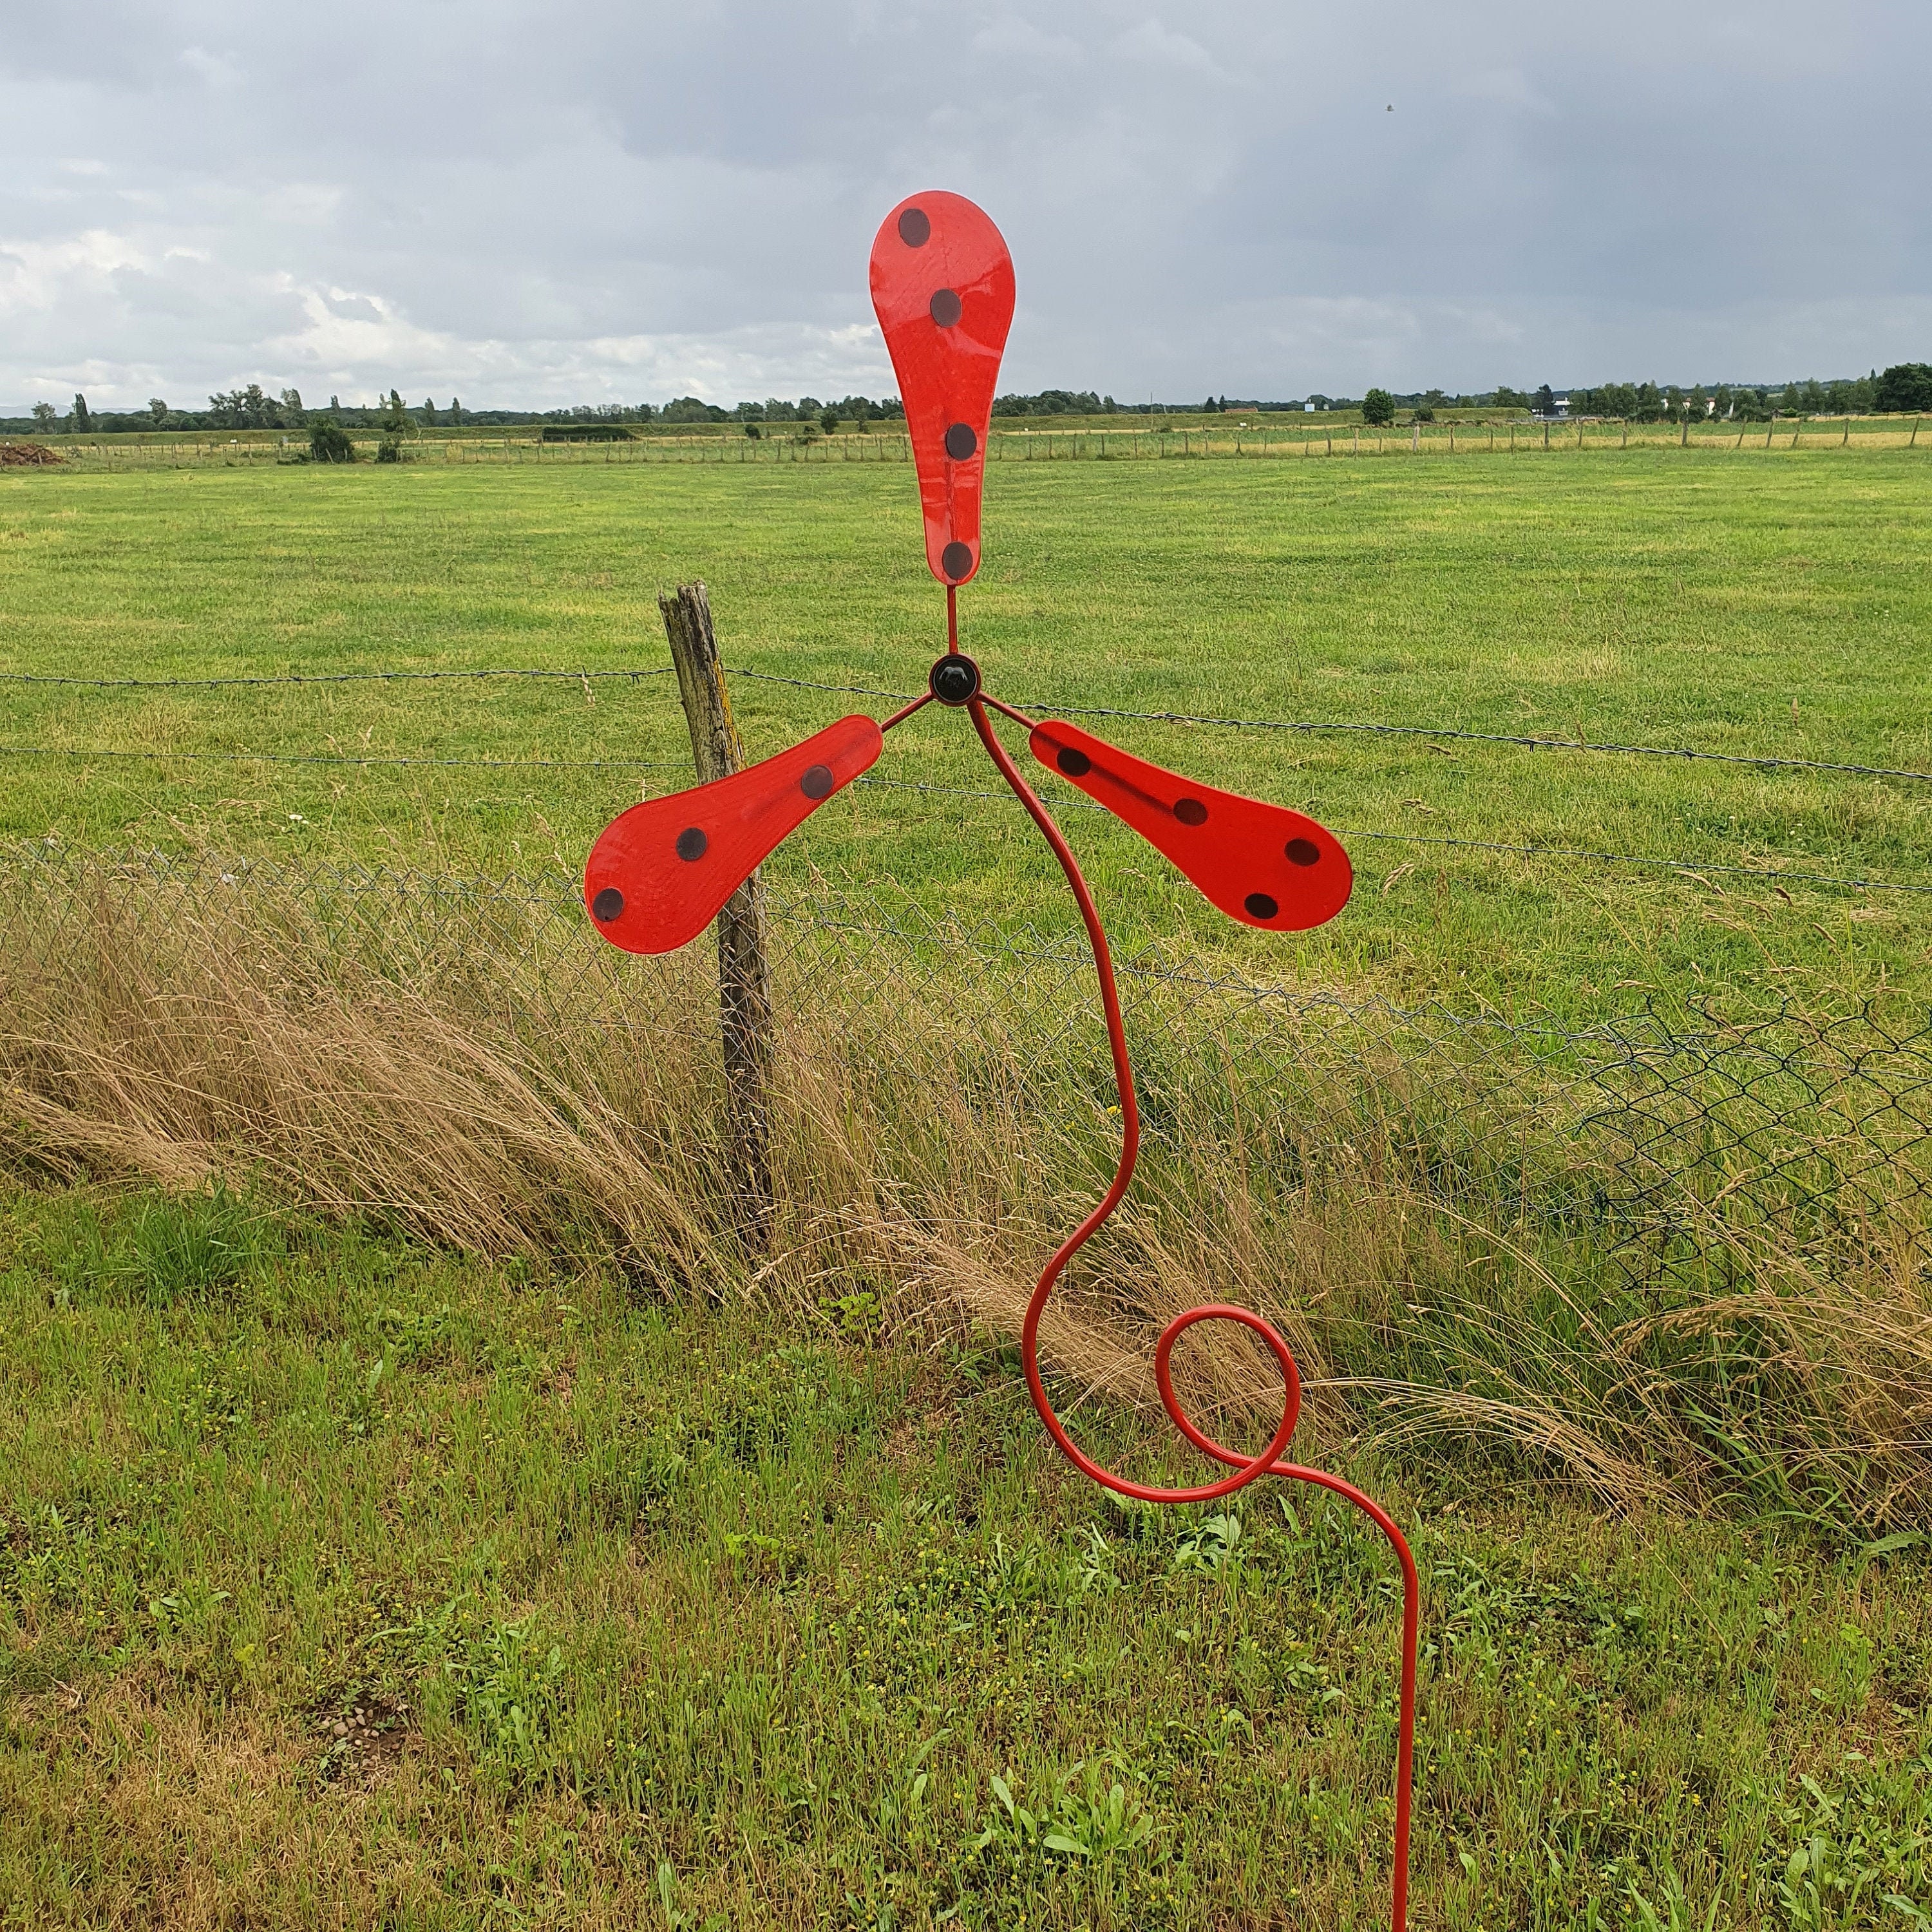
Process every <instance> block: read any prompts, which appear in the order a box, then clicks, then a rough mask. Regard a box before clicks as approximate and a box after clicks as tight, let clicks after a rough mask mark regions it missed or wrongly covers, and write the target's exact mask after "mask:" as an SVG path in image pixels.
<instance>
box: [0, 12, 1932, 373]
mask: <svg viewBox="0 0 1932 1932" xmlns="http://www.w3.org/2000/svg"><path fill="white" fill-rule="evenodd" d="M1928 55H1932V12H1928V10H1927V9H1926V8H1924V7H1923V6H1922V5H1916V4H1913V0H1888V4H1879V0H1865V4H1858V0H1852V4H1849V5H1847V4H1840V5H1833V6H1829V7H1828V6H1825V5H1814V4H1806V5H1799V4H1796V0H1784V4H1779V0H1766V3H1765V4H1760V5H1755V6H1753V7H1741V6H1736V5H1733V6H1730V7H1708V8H1706V9H1703V10H1697V9H1687V8H1685V7H1681V6H1665V5H1660V4H1657V0H1631V4H1630V5H1625V6H1624V7H1622V8H1619V9H1616V10H1606V9H1583V8H1571V9H1566V8H1560V7H1557V8H1553V7H1550V6H1549V5H1547V0H1546V3H1545V4H1538V5H1531V4H1528V0H1522V4H1516V0H1479V4H1474V5H1466V6H1464V7H1460V8H1444V7H1439V6H1425V5H1421V4H1419V0H1368V4H1358V5H1355V6H1352V7H1346V8H1338V7H1331V6H1322V7H1317V6H1316V5H1313V4H1309V0H1288V4H1280V0H1277V4H1274V5H1268V4H1256V0H1229V4H1223V5H1198V4H1197V5H1194V6H1192V7H1186V8H1183V7H1178V6H1175V5H1173V4H1172V0H1122V4H1112V0H1060V4H1058V5H1046V4H1041V0H1025V4H1016V5H1010V6H998V5H983V6H975V5H965V6H942V5H937V4H934V0H909V4H908V0H896V4H892V5H886V4H884V0H843V4H835V0H817V4H805V5H789V6H787V5H769V4H766V5H754V4H745V0H709V4H695V5H694V4H685V5H678V6H672V5H664V4H661V0H647V4H643V5H638V4H635V3H634V0H633V4H629V5H619V4H612V3H611V0H562V3H561V4H547V5H541V6H539V5H532V4H529V0H478V4H472V5H463V6H460V7H458V6H452V5H447V4H444V5H429V4H425V0H385V3H384V4H383V5H374V4H372V0H341V3H340V4H338V5H335V6H332V7H329V8H326V9H296V8H287V7H272V6H269V5H263V4H260V0H257V4H254V5H244V4H239V0H160V3H159V4H153V3H152V0H150V4H145V5H136V4H133V0H121V4H118V5H104V4H96V5H79V6H74V7H49V6H47V5H44V4H43V0H0V149H4V151H5V168H4V170H0V400H4V401H8V402H20V401H31V400H34V399H35V398H40V397H45V398H47V399H49V400H51V401H62V402H65V399H66V398H67V396H68V395H70V394H71V392H73V391H74V389H85V390H86V392H87V393H88V395H89V398H90V400H91V401H94V402H95V404H97V405H100V406H107V407H111V406H114V405H116V404H129V403H138V402H141V401H145V399H146V398H147V397H148V395H151V394H160V395H166V396H167V397H169V399H170V400H171V401H175V402H178V403H183V404H192V403H193V402H194V401H198V400H199V397H200V396H201V395H204V394H205V392H207V391H208V390H209V389H214V388H226V387H228V386H231V385H233V383H236V382H238V381H243V382H245V381H248V380H255V379H260V380H263V381H266V382H268V383H272V384H274V385H275V386H282V385H285V384H288V383H293V384H296V386H299V387H300V388H301V389H302V390H303V391H304V392H305V394H308V395H312V396H313V395H328V394H329V393H331V392H339V393H341V394H342V395H344V397H345V398H348V397H351V396H355V397H363V396H367V395H371V394H372V393H374V392H375V391H377V390H378V389H387V388H388V387H389V386H391V385H392V383H393V384H395V385H397V386H400V387H401V388H402V389H404V392H406V393H407V394H410V395H422V394H424V393H425V392H430V393H434V394H437V395H444V394H446V393H447V392H449V391H451V390H452V389H455V390H456V391H458V392H460V394H461V395H463V399H464V400H465V401H466V402H469V403H471V404H474V405H476V406H479V407H480V406H484V405H486V404H490V403H492V402H506V403H507V402H523V401H542V402H548V403H561V402H569V401H602V400H623V401H634V400H640V399H660V398H664V397H665V396H667V395H672V394H676V393H682V392H687V391H695V392H697V393H698V394H700V395H707V396H709V397H711V398H714V399H717V400H723V401H733V400H736V398H739V397H741V396H762V395H766V394H772V393H775V394H779V395H796V394H798V393H800V392H811V393H814V394H817V395H826V394H827V393H832V394H843V393H844V392H847V391H848V390H851V389H859V390H863V391H867V392H871V393H875V394H876V393H879V392H883V391H884V390H886V389H889V387H890V386H891V379H890V374H889V369H888V367H887V365H886V359H885V356H884V354H883V349H882V347H881V346H880V343H879V341H878V338H877V335H876V333H875V332H874V330H873V329H872V327H871V314H870V311H869V308H868V305H867V302H866V298H865V252H866V250H867V248H868V245H869V244H870V241H871V234H872V230H873V229H874V226H875V225H876V223H877V220H878V217H879V216H880V214H881V213H883V211H884V210H885V209H886V208H887V207H889V205H891V204H892V202H894V201H895V200H896V199H898V196H900V195H901V194H902V193H905V192H907V190H910V189H912V188H916V187H922V186H945V187H956V188H957V189H959V190H960V191H962V193H968V194H971V195H972V196H974V198H975V199H977V200H979V201H980V202H983V204H984V205H985V206H986V208H988V209H989V211H990V212H991V213H992V214H993V216H994V217H995V220H998V222H999V223H1000V224H1001V227H1002V228H1003V229H1004V230H1005V232H1006V234H1007V239H1009V241H1010V242H1011V243H1012V245H1013V252H1014V255H1015V258H1016V263H1017V265H1018V270H1019V285H1020V311H1019V317H1018V320H1017V323H1016V328H1015V331H1014V335H1013V342H1012V344H1011V347H1010V350H1009V351H1008V360H1007V383H1008V384H1009V385H1010V386H1013V387H1016V388H1025V389H1034V388H1038V387H1040V386H1045V385H1048V384H1064V385H1077V386H1081V387H1086V386H1095V387H1097V388H1100V389H1106V390H1111V391H1112V392H1113V393H1115V394H1116V395H1119V396H1121V397H1122V398H1124V399H1126V398H1133V397H1145V396H1147V395H1150V394H1154V395H1160V396H1163V397H1175V396H1191V395H1195V394H1196V393H1199V392H1205V391H1206V390H1208V389H1214V390H1216V391H1226V392H1229V393H1231V394H1234V393H1238V394H1243V395H1255V394H1263V395H1301V394H1302V393H1304V392H1307V390H1310V389H1323V390H1328V391H1339V392H1348V393H1359V392H1360V391H1361V389H1362V388H1364V386H1367V384H1368V383H1371V382H1378V381H1379V382H1384V383H1389V384H1391V385H1392V386H1396V387H1400V388H1409V387H1413V386H1420V385H1422V384H1425V383H1441V384H1442V385H1444V386H1447V387H1450V388H1477V387H1487V386H1490V385H1492V384H1493V383H1496V382H1498V381H1510V382H1517V383H1521V382H1535V381H1537V380H1543V379H1544V378H1545V377H1547V378H1548V379H1550V380H1553V381H1565V380H1612V379H1616V378H1619V377H1630V378H1641V377H1646V376H1649V375H1655V376H1657V377H1659V378H1661V379H1664V380H1672V379H1675V380H1692V379H1695V378H1703V379H1706V380H1709V379H1712V378H1715V377H1751V376H1759V377H1766V378H1771V379H1775V378H1778V377H1782V376H1784V375H1785V374H1801V373H1802V374H1811V373H1817V374H1821V375H1823V374H1843V373H1848V372H1851V371H1856V370H1861V369H1863V368H1866V367H1867V366H1870V365H1882V364H1884V363H1885V362H1890V361H1896V360H1899V359H1905V358H1910V359H1915V360H1917V359H1928V358H1932V213H1928V211H1927V199H1926V196H1925V195H1924V189H1923V183H1924V180H1925V179H1926V178H1927V176H1928V175H1932V154H1928V151H1927V150H1928V147H1932V142H1928V139H1927V116H1926V114H1925V113H1924V108H1923V107H1922V104H1921V95H1922V89H1923V86H1924V75H1925V74H1926V72H1927V71H1928V67H1929V66H1932V62H1928V58H1927V56H1928ZM1391 107H1392V108H1393V110H1394V111H1393V112H1391V111H1390V110H1391Z"/></svg>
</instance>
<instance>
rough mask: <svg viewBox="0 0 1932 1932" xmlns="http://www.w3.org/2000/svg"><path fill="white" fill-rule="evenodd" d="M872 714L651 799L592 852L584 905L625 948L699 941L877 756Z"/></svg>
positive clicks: (610, 829)
mask: <svg viewBox="0 0 1932 1932" xmlns="http://www.w3.org/2000/svg"><path fill="white" fill-rule="evenodd" d="M879 748H880V739H879V727H878V726H877V724H874V722H873V721H872V720H871V718H840V719H839V721H838V723H837V724H828V725H827V726H826V727H825V729H824V730H823V731H820V732H819V733H817V735H816V736H813V737H810V738H808V739H805V742H804V743H803V744H802V745H793V747H792V748H791V749H790V751H781V752H780V753H779V754H778V756H777V757H775V758H767V759H766V760H765V761H764V762H763V763H762V764H757V765H751V766H747V767H746V768H745V769H744V770H743V771H742V772H733V774H732V775H731V776H730V778H719V779H718V780H716V781H715V782H714V783H712V784H706V785H698V786H696V787H694V788H693V789H692V790H690V791H681V792H676V793H673V794H672V795H671V796H670V797H669V798H653V799H646V802H644V803H643V804H642V805H632V806H631V808H630V810H629V811H627V812H625V813H624V814H622V816H621V817H617V818H613V820H611V821H610V823H609V824H608V825H607V826H605V827H604V829H603V831H602V832H601V833H600V834H599V835H598V840H597V843H596V844H595V845H593V846H592V847H591V848H590V857H589V862H587V863H586V865H585V866H584V868H583V903H584V904H585V905H586V907H589V912H590V916H591V917H592V919H594V920H595V922H596V925H597V929H598V932H601V933H602V934H603V935H604V938H606V939H607V940H609V941H610V943H611V944H613V946H621V947H622V948H623V949H624V950H625V952H626V953H670V952H673V951H674V950H676V948H677V947H680V946H682V945H684V944H685V943H686V942H687V941H690V940H693V939H695V938H697V935H699V934H700V932H703V930H704V929H705V928H706V926H709V924H710V922H711V921H712V919H714V918H715V917H716V916H717V914H718V909H719V908H720V907H721V906H722V905H723V904H724V901H726V900H727V899H728V898H730V896H731V895H732V894H733V892H736V890H737V889H738V888H739V886H741V885H742V884H743V883H744V882H745V880H746V879H748V877H750V876H751V874H752V872H753V871H754V870H755V869H756V868H757V866H758V865H759V864H760V862H761V861H762V860H763V859H765V858H766V857H767V856H769V854H770V853H771V852H772V849H773V848H774V847H775V846H777V845H778V844H779V843H780V841H781V840H783V839H784V838H785V837H786V836H787V835H788V834H789V833H790V832H795V831H796V830H797V829H798V828H799V826H801V825H802V824H803V823H805V820H806V819H808V817H811V814H812V813H813V812H814V811H817V809H818V808H819V807H820V805H823V803H824V802H825V801H826V799H828V798H829V797H831V796H832V794H833V793H835V792H838V791H840V790H843V788H844V787H845V786H847V785H848V784H850V783H851V782H852V781H853V779H854V778H856V777H858V775H859V774H860V772H865V771H868V770H869V769H871V766H872V765H873V764H874V762H875V761H876V760H877V757H878V755H879Z"/></svg>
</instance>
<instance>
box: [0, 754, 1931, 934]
mask: <svg viewBox="0 0 1932 1932" xmlns="http://www.w3.org/2000/svg"><path fill="white" fill-rule="evenodd" d="M0 757H43V758H75V759H81V760H86V759H89V758H118V759H130V760H147V761H152V762H155V763H167V762H170V761H172V760H191V761H193V762H195V763H208V764H237V765H257V764H261V765H331V766H383V767H390V766H424V767H428V768H433V769H452V770H454V769H461V770H480V771H586V772H613V771H622V772H649V771H679V772H681V771H683V770H685V769H686V767H685V765H684V764H683V763H682V761H681V760H677V759H674V758H672V759H665V758H655V759H653V758H422V757H395V756H389V755H383V754H368V753H364V754H351V753H347V752H320V751H134V750H127V749H120V748H101V747H91V746H83V747H75V746H73V745H0ZM854 783H855V784H861V785H865V786H868V787H876V788H878V789H880V790H889V791H911V792H929V793H935V794H938V795H939V796H944V797H947V798H972V799H989V800H991V801H992V802H994V803H995V804H999V805H1012V804H1013V799H1012V798H1011V796H1010V795H1009V794H1008V793H1004V792H997V791H982V790H973V789H971V788H970V787H966V786H963V785H935V784H920V783H918V782H916V781H913V780H911V779H907V778H859V779H856V780H855V781H854ZM1043 795H1044V796H1046V798H1047V799H1048V802H1049V803H1050V804H1052V805H1053V806H1054V808H1055V809H1056V810H1059V811H1068V810H1072V811H1097V812H1100V813H1103V814H1105V813H1106V806H1105V805H1096V804H1094V803H1093V802H1091V801H1090V800H1088V799H1076V798H1073V797H1070V796H1066V795H1065V794H1064V793H1061V792H1059V791H1058V790H1049V791H1046V793H1044V794H1043ZM1331 829H1332V830H1333V831H1334V832H1335V834H1336V835H1337V837H1338V838H1373V839H1376V840H1379V841H1383V842H1385V843H1388V844H1408V845H1437V846H1453V847H1459V848H1460V849H1462V850H1467V851H1472V852H1501V853H1508V854H1510V855H1512V856H1517V857H1522V858H1530V859H1595V860H1597V861H1598V862H1601V863H1603V864H1606V865H1637V866H1649V867H1653V868H1659V869H1661V870H1664V871H1673V872H1681V873H1684V874H1688V876H1690V877H1693V878H1696V877H1700V875H1702V874H1706V873H1710V872H1720V873H1723V874H1726V875H1727V876H1730V877H1740V878H1748V879H1757V880H1763V881H1764V882H1766V883H1768V884H1772V885H1775V884H1778V883H1781V882H1782V881H1785V880H1790V882H1791V883H1794V884H1799V885H1818V886H1839V887H1843V888H1849V889H1852V890H1853V891H1857V892H1910V893H1913V894H1915V895H1923V896H1926V897H1932V886H1919V885H1912V884H1909V883H1906V882H1904V881H1902V880H1892V879H1873V878H1866V877H1861V876H1859V875H1857V874H1841V873H1836V872H1799V871H1787V870H1782V869H1778V868H1770V867H1763V866H1757V865H1730V864H1727V863H1724V862H1722V861H1720V860H1716V859H1678V858H1672V857H1670V856H1659V855H1656V854H1652V853H1640V852H1605V851H1598V850H1594V849H1592V848H1589V847H1574V846H1567V845H1519V844H1504V843H1502V842H1499V841H1496V840H1493V839H1486V838H1444V837H1441V836H1439V835H1431V834H1429V833H1427V832H1371V831H1369V830H1367V829H1364V828H1363V827H1361V826H1334V827H1331Z"/></svg>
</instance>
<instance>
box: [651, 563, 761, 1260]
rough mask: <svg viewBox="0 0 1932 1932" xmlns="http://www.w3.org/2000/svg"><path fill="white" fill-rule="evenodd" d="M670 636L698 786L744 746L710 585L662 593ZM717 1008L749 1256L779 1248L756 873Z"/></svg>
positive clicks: (731, 938)
mask: <svg viewBox="0 0 1932 1932" xmlns="http://www.w3.org/2000/svg"><path fill="white" fill-rule="evenodd" d="M658 609H659V610H661V611H662V612H663V613H664V634H665V636H666V637H668V638H669V639H670V655H671V661H672V663H673V664H675V665H676V667H677V686H678V692H679V696H681V697H682V699H683V700H684V715H685V721H687V722H688V724H689V725H690V727H691V761H692V763H694V765H695V766H696V767H697V780H698V782H699V784H709V783H710V782H711V781H712V780H713V779H714V778H728V777H730V775H731V774H732V773H733V772H735V771H736V770H737V769H738V768H739V766H741V765H742V763H744V761H745V748H744V746H743V745H742V743H741V742H739V737H738V727H737V725H736V724H735V723H734V722H733V720H732V716H731V700H730V697H729V696H728V695H727V694H726V691H725V689H724V667H723V666H722V665H721V664H720V663H719V661H718V639H717V636H716V634H715V632H714V631H712V628H711V604H710V600H709V598H707V597H706V595H705V593H704V586H703V584H702V583H685V584H681V585H679V587H678V588H677V589H676V591H675V592H673V593H672V594H671V595H670V596H667V597H665V596H660V597H659V598H658ZM718 1022H719V1026H720V1029H721V1032H722V1034H723V1036H724V1085H725V1095H726V1106H727V1112H728V1115H729V1118H730V1132H731V1151H732V1173H731V1177H730V1178H731V1201H732V1212H733V1223H734V1232H736V1235H737V1237H738V1241H739V1245H740V1246H741V1247H742V1248H743V1249H744V1250H745V1253H747V1254H762V1253H764V1251H765V1250H766V1249H767V1248H768V1247H769V1246H770V1245H771V1238H772V1218H773V1209H772V1161H771V1103H770V1093H769V1089H770V1085H771V1071H772V982H771V968H770V965H769V962H768V961H767V959H766V953H765V899H764V889H763V886H762V885H761V884H760V882H759V879H758V875H757V873H756V872H754V873H753V874H751V877H749V878H748V879H747V880H745V883H743V884H742V886H739V888H738V889H737V890H736V892H733V894H732V895H731V896H730V898H729V899H727V901H725V903H724V910H723V911H722V912H721V913H719V914H718Z"/></svg>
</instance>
